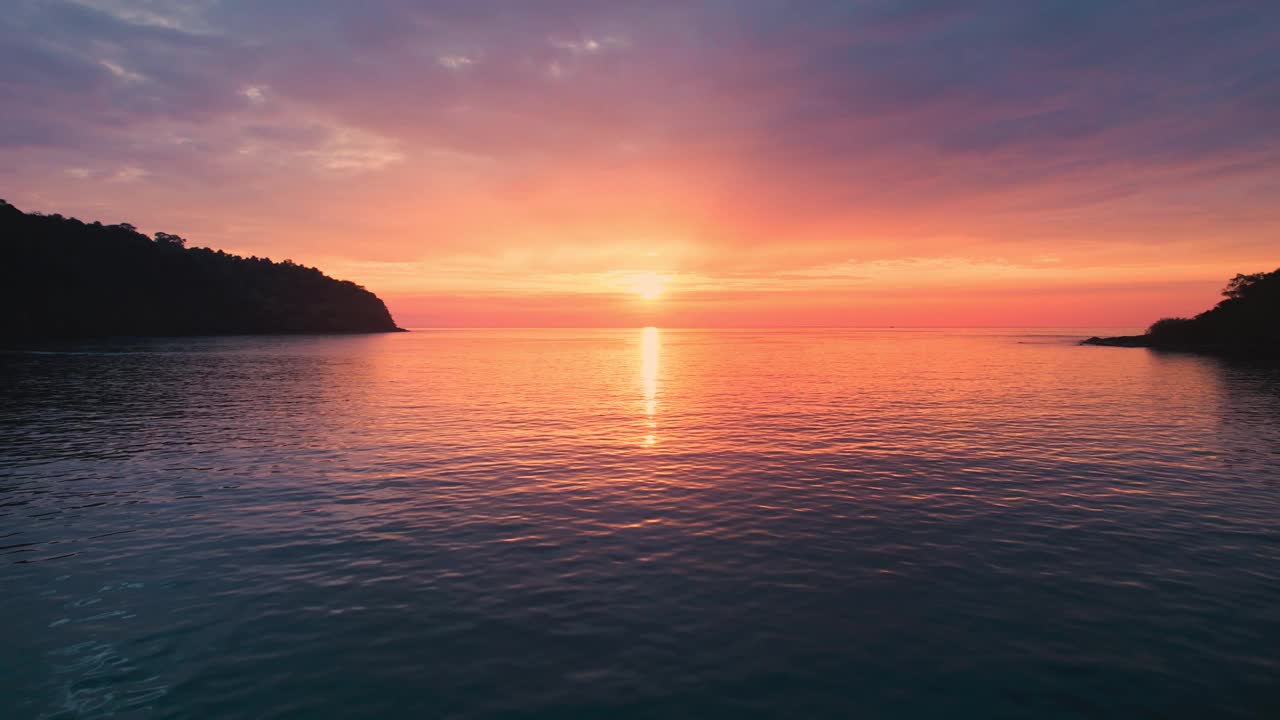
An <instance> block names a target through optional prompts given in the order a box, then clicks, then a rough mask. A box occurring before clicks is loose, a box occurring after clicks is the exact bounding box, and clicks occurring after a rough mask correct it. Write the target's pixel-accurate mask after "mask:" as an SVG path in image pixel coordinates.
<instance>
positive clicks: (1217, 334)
mask: <svg viewBox="0 0 1280 720" xmlns="http://www.w3.org/2000/svg"><path fill="white" fill-rule="evenodd" d="M1222 295H1223V299H1222V301H1221V302H1219V303H1218V304H1217V305H1216V306H1214V307H1212V308H1210V309H1209V310H1206V311H1204V312H1202V313H1200V314H1199V315H1196V316H1195V317H1193V318H1165V319H1163V320H1158V321H1156V322H1155V323H1154V324H1152V325H1151V327H1150V328H1148V329H1147V332H1146V333H1145V334H1143V335H1122V336H1119V337H1091V338H1089V339H1087V340H1084V341H1082V344H1084V345H1104V346H1109V347H1144V348H1152V349H1155V350H1176V351H1186V352H1199V353H1209V354H1215V355H1231V356H1235V357H1247V358H1258V359H1266V360H1277V359H1280V269H1277V270H1274V271H1272V272H1264V273H1254V274H1252V275H1236V276H1235V277H1234V278H1232V279H1231V281H1230V282H1228V283H1227V287H1226V288H1225V289H1224V290H1223V291H1222Z"/></svg>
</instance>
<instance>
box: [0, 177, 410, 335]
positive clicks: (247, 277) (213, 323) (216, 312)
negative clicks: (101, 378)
mask: <svg viewBox="0 0 1280 720" xmlns="http://www.w3.org/2000/svg"><path fill="white" fill-rule="evenodd" d="M186 244H187V241H186V240H185V239H183V238H182V237H180V236H178V235H175V234H171V233H163V232H162V233H156V236H155V239H154V240H152V239H151V238H148V237H147V236H146V235H143V234H142V233H140V232H138V231H137V229H136V228H134V226H132V225H130V224H128V223H120V224H118V225H102V224H101V223H91V224H86V223H83V222H81V221H80V220H77V219H75V218H64V217H62V216H60V215H47V216H42V215H39V214H36V213H31V214H27V213H23V212H22V211H20V210H18V209H17V208H15V207H13V206H12V205H10V204H8V203H6V202H4V201H3V200H0V253H3V256H4V261H3V262H0V287H2V288H3V289H2V290H0V293H3V295H4V303H5V312H4V313H3V314H0V332H3V336H4V337H5V338H7V339H10V340H12V339H20V338H31V337H88V336H104V335H220V334H252V333H329V332H339V333H351V332H388V331H395V330H398V329H399V328H397V327H396V325H395V322H394V321H393V320H392V319H391V314H390V313H388V312H387V308H386V305H384V304H383V302H382V301H381V300H379V299H378V297H377V296H376V295H374V294H373V293H371V292H369V291H368V290H366V289H364V288H362V287H360V286H359V285H356V284H355V283H352V282H348V281H344V280H335V279H333V278H330V277H328V276H326V275H325V274H324V273H322V272H320V271H319V270H317V269H315V268H311V267H305V266H303V265H298V264H296V263H293V262H283V263H277V262H272V261H271V260H268V259H266V258H257V257H252V258H243V257H239V256H236V255H229V254H227V253H225V252H223V251H221V250H211V249H209V248H188V247H186Z"/></svg>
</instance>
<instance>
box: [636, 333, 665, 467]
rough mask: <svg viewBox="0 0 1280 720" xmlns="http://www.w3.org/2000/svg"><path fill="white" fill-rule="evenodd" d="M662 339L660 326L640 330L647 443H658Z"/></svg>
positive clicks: (641, 376) (645, 442) (641, 378)
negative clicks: (659, 361) (659, 331)
mask: <svg viewBox="0 0 1280 720" xmlns="http://www.w3.org/2000/svg"><path fill="white" fill-rule="evenodd" d="M661 347H662V339H661V336H660V335H659V333H658V328H656V327H647V328H644V329H643V330H641V331H640V381H641V384H642V385H643V388H644V414H645V422H646V424H647V426H648V430H649V432H648V434H647V435H645V438H644V444H645V445H656V444H657V443H658V416H657V412H658V351H659V349H660V348H661Z"/></svg>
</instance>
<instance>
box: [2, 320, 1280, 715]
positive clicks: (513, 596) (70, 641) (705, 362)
mask: <svg viewBox="0 0 1280 720" xmlns="http://www.w3.org/2000/svg"><path fill="white" fill-rule="evenodd" d="M1087 334H1091V333H1090V331H1057V332H1055V331H1006V330H999V331H995V330H971V331H856V330H834V331H833V330H823V331H812V330H805V331H679V330H652V329H650V330H644V331H641V330H629V331H622V330H619V331H421V332H415V333H411V334H404V335H386V336H371V337H324V338H221V339H183V340H150V341H132V342H118V343H98V344H88V345H74V346H56V347H49V348H44V350H45V351H44V352H6V353H3V354H0V383H2V384H0V387H2V388H3V393H2V394H0V410H2V415H0V641H2V642H0V718H5V719H6V720H9V719H14V720H16V719H21V718H80V717H85V718H87V717H118V718H120V717H123V718H131V717H164V718H328V717H346V718H351V717H354V718H391V717H415V718H416V717H422V718H429V717H450V718H485V717H654V718H676V717H735V718H739V717H872V718H876V717H907V718H916V717H919V718H935V717H950V718H956V717H974V718H1015V717H1017V718H1021V717H1027V718H1031V717H1034V718H1059V717H1064V718H1065V717H1108V718H1184V717H1185V718H1203V717H1239V718H1247V717H1259V718H1262V717H1267V718H1275V717H1280V484H1278V483H1280V374H1277V372H1276V371H1274V370H1267V369H1265V368H1258V367H1251V366H1248V365H1240V364H1231V363H1226V362H1223V361H1218V360H1213V359H1207V358H1198V357H1189V356H1180V355H1161V354H1156V353H1151V352H1148V351H1145V350H1129V349H1121V348H1085V347H1077V346H1076V345H1075V344H1074V342H1075V341H1076V340H1078V339H1079V338H1080V337H1082V336H1084V335H1087Z"/></svg>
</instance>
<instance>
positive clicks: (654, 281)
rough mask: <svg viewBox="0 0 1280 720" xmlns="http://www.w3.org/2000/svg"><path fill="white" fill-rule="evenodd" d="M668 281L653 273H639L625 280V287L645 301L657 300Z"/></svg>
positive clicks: (665, 277)
mask: <svg viewBox="0 0 1280 720" xmlns="http://www.w3.org/2000/svg"><path fill="white" fill-rule="evenodd" d="M670 280H671V278H670V277H668V276H666V275H659V274H658V273H655V272H640V273H635V274H634V275H632V276H631V277H629V278H628V279H627V287H628V289H629V290H631V292H633V293H635V294H636V295H639V296H640V297H642V298H644V299H645V300H657V299H658V298H660V297H662V294H663V293H664V292H665V291H666V289H667V283H668V282H670Z"/></svg>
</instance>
